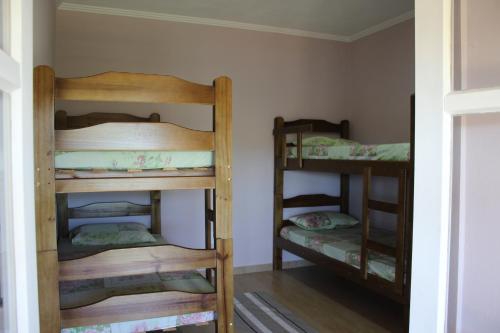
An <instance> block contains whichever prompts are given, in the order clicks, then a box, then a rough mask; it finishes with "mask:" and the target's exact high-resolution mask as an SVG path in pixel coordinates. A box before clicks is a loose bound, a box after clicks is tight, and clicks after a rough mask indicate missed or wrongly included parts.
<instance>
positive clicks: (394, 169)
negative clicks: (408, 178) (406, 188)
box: [285, 158, 410, 177]
mask: <svg viewBox="0 0 500 333" xmlns="http://www.w3.org/2000/svg"><path fill="white" fill-rule="evenodd" d="M302 163H303V165H302V168H300V165H299V160H298V159H296V158H289V159H287V163H286V168H285V170H302V171H319V172H336V173H343V174H362V173H363V171H364V169H365V168H372V176H383V177H399V175H400V172H401V170H402V169H410V162H409V161H360V160H355V161H351V160H312V159H303V160H302Z"/></svg>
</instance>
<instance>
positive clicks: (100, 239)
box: [71, 222, 156, 246]
mask: <svg viewBox="0 0 500 333" xmlns="http://www.w3.org/2000/svg"><path fill="white" fill-rule="evenodd" d="M71 235H72V237H73V238H72V240H71V243H72V244H73V245H100V246H102V245H125V244H140V243H154V242H156V239H155V238H154V237H153V235H151V234H150V233H149V232H148V230H147V228H146V227H145V226H144V225H143V224H140V223H133V222H128V223H98V224H85V225H82V226H80V227H78V228H76V229H74V230H73V231H72V232H71Z"/></svg>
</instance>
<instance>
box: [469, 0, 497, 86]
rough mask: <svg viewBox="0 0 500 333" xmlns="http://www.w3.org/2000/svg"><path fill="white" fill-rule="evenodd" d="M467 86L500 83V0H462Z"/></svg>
mask: <svg viewBox="0 0 500 333" xmlns="http://www.w3.org/2000/svg"><path fill="white" fill-rule="evenodd" d="M461 3H462V9H461V11H462V27H461V30H462V66H463V67H462V82H463V88H464V89H476V88H487V87H498V86H500V57H499V56H498V55H499V54H500V43H499V42H498V35H499V34H500V20H499V19H498V13H500V1H498V0H461Z"/></svg>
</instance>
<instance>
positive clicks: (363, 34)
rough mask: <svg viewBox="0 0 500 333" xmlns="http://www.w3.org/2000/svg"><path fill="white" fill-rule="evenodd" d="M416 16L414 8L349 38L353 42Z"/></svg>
mask: <svg viewBox="0 0 500 333" xmlns="http://www.w3.org/2000/svg"><path fill="white" fill-rule="evenodd" d="M414 17H415V11H413V10H412V11H409V12H406V13H404V14H402V15H400V16H397V17H394V18H392V19H389V20H387V21H384V22H382V23H379V24H377V25H374V26H372V27H370V28H368V29H365V30H362V31H360V32H358V33H356V34H354V35H352V36H350V37H349V39H350V40H351V42H354V41H357V40H358V39H362V38H365V37H368V36H370V35H373V34H375V33H377V32H379V31H382V30H385V29H389V28H390V27H392V26H395V25H397V24H399V23H403V22H405V21H408V20H411V19H412V18H414Z"/></svg>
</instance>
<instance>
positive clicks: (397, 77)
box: [349, 20, 415, 143]
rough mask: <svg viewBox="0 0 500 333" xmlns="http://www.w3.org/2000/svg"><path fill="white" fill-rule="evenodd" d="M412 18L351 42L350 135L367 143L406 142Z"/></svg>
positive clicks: (411, 85)
mask: <svg viewBox="0 0 500 333" xmlns="http://www.w3.org/2000/svg"><path fill="white" fill-rule="evenodd" d="M414 26H415V21H414V20H409V21H406V22H403V23H401V24H398V25H396V26H393V27H391V28H389V29H386V30H383V31H381V32H379V33H376V34H374V35H371V36H368V37H366V38H363V39H360V40H358V41H356V42H354V43H352V49H351V68H352V71H351V73H352V76H351V82H350V83H351V89H350V96H349V97H350V109H351V111H352V112H351V119H350V120H351V130H352V133H351V135H352V137H353V138H354V139H355V140H357V141H361V142H367V143H397V142H408V141H409V140H410V139H409V135H410V134H409V133H410V95H411V94H412V93H414V92H415V38H414V35H415V28H414Z"/></svg>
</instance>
